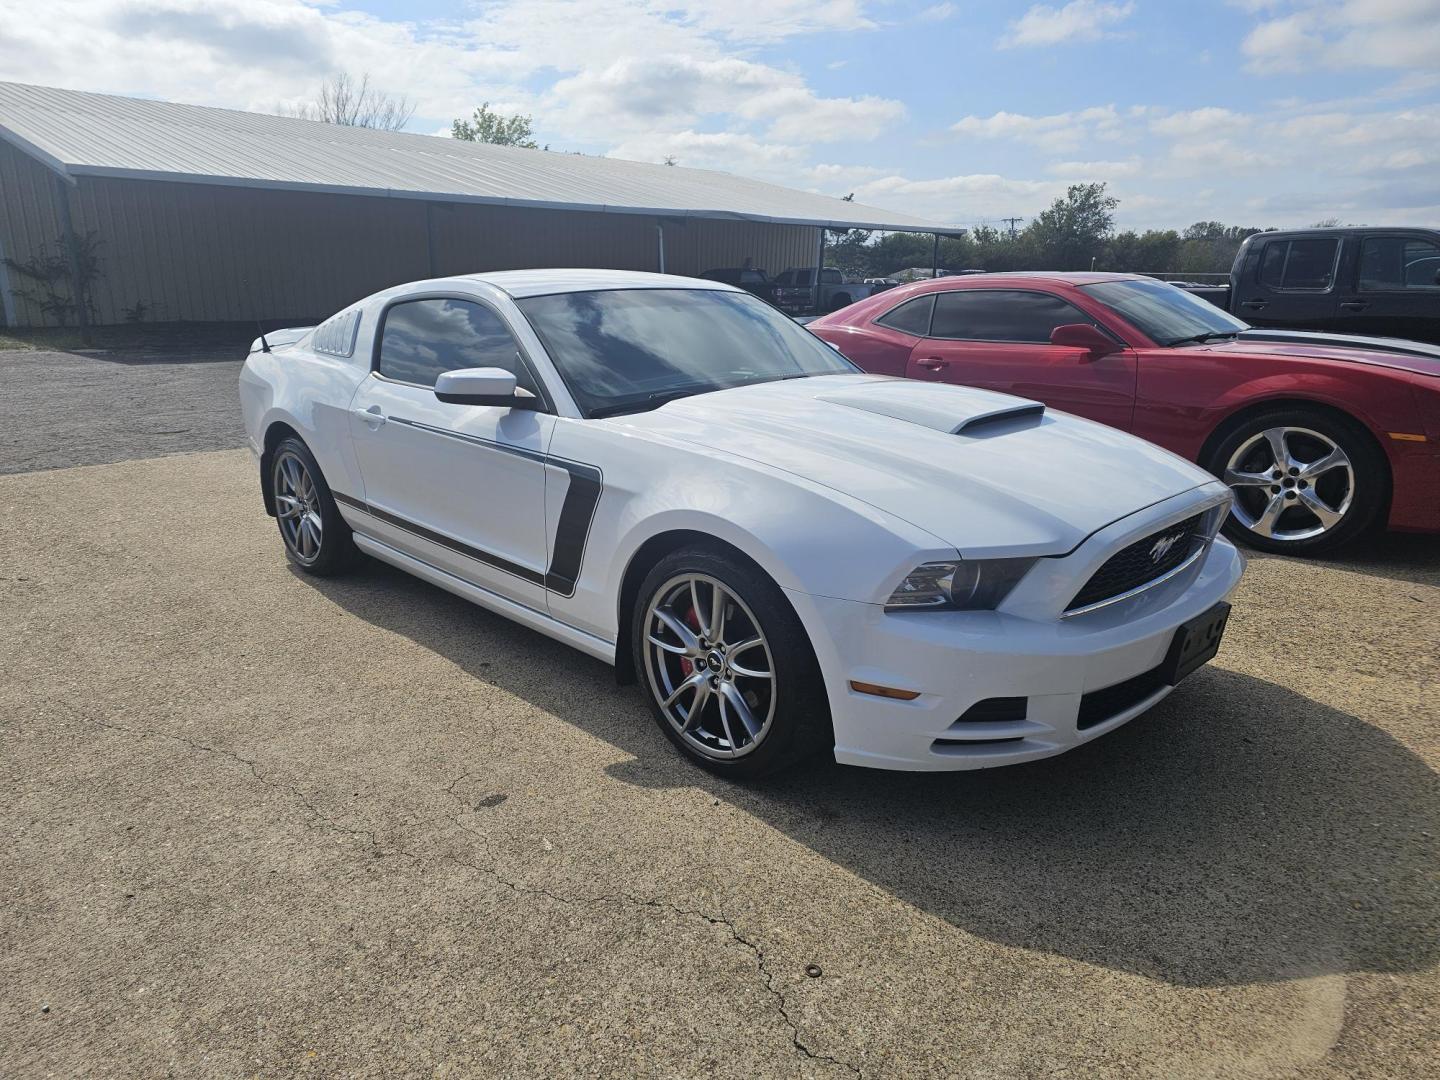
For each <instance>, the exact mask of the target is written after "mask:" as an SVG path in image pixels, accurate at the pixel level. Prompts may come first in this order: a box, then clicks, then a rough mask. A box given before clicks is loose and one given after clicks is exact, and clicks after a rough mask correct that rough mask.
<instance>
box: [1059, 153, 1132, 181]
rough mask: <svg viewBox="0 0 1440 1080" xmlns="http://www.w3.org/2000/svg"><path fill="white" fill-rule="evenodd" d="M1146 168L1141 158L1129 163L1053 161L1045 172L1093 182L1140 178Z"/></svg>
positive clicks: (1130, 160) (1128, 161)
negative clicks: (1131, 177) (1132, 177)
mask: <svg viewBox="0 0 1440 1080" xmlns="http://www.w3.org/2000/svg"><path fill="white" fill-rule="evenodd" d="M1144 168H1145V165H1144V163H1143V162H1142V161H1141V160H1140V159H1139V158H1130V159H1129V160H1127V161H1052V162H1051V163H1050V164H1049V165H1047V166H1045V171H1046V172H1048V173H1050V174H1051V175H1052V176H1062V177H1067V178H1069V179H1071V180H1077V181H1093V180H1119V179H1123V178H1125V177H1129V176H1139V175H1140V174H1141V172H1143V171H1144Z"/></svg>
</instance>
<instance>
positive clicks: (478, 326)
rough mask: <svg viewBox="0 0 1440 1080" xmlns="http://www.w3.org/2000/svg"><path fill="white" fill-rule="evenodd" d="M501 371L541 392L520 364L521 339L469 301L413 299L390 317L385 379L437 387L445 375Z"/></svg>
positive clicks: (384, 340)
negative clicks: (462, 371) (518, 342)
mask: <svg viewBox="0 0 1440 1080" xmlns="http://www.w3.org/2000/svg"><path fill="white" fill-rule="evenodd" d="M482 367H497V368H504V369H505V370H506V371H511V372H514V373H515V377H516V380H517V382H518V383H519V385H521V386H523V387H525V388H526V389H527V390H530V391H531V392H532V393H533V392H534V391H535V387H534V385H533V383H532V382H531V380H530V379H529V378H528V377H527V375H526V372H525V370H524V368H523V367H522V365H521V364H520V359H519V355H518V349H517V346H516V344H515V339H514V338H513V337H511V336H510V331H509V330H508V329H506V327H505V324H504V323H503V322H501V321H500V316H498V315H496V314H495V313H494V312H493V311H491V310H490V309H489V308H487V307H485V306H483V305H481V304H472V303H469V302H467V301H465V300H441V299H436V300H407V301H405V302H404V303H400V304H395V305H394V306H392V307H391V308H389V309H388V310H387V311H386V312H385V328H384V331H383V334H382V336H381V338H380V367H379V370H380V374H381V375H384V376H386V377H387V378H391V379H399V380H400V381H401V382H409V383H419V384H420V385H421V386H434V385H435V380H436V378H437V377H438V376H439V375H440V373H441V372H442V371H454V370H456V369H457V368H482Z"/></svg>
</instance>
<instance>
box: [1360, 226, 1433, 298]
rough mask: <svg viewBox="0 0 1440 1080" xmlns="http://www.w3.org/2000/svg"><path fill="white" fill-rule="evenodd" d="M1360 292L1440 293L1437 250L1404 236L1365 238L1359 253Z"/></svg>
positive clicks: (1425, 242) (1425, 241) (1424, 242)
mask: <svg viewBox="0 0 1440 1080" xmlns="http://www.w3.org/2000/svg"><path fill="white" fill-rule="evenodd" d="M1360 288H1361V289H1362V290H1364V291H1367V292H1374V291H1387V292H1393V291H1396V290H1405V291H1410V290H1416V291H1424V292H1437V291H1440V246H1437V245H1436V244H1432V243H1431V242H1430V241H1428V240H1420V239H1418V238H1415V237H1408V236H1371V237H1367V238H1366V240H1365V243H1364V245H1363V246H1362V247H1361V249H1360Z"/></svg>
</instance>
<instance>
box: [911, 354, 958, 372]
mask: <svg viewBox="0 0 1440 1080" xmlns="http://www.w3.org/2000/svg"><path fill="white" fill-rule="evenodd" d="M915 362H916V363H917V364H919V365H920V366H921V367H922V368H924V369H925V370H926V371H939V370H941V369H942V368H947V367H949V366H950V361H949V360H941V359H940V357H938V356H927V357H925V359H923V360H917V361H915Z"/></svg>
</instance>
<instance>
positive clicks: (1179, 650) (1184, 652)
mask: <svg viewBox="0 0 1440 1080" xmlns="http://www.w3.org/2000/svg"><path fill="white" fill-rule="evenodd" d="M1229 618H1230V605H1229V604H1227V603H1226V602H1225V601H1223V600H1222V601H1220V603H1218V604H1216V605H1215V606H1214V607H1212V608H1210V609H1209V610H1208V611H1206V612H1205V613H1204V614H1201V615H1197V616H1196V617H1195V618H1193V619H1191V620H1189V621H1188V622H1184V623H1181V624H1180V625H1179V626H1178V627H1177V628H1176V629H1175V636H1174V637H1173V638H1172V639H1171V640H1170V651H1169V652H1167V653H1166V654H1165V662H1164V663H1163V664H1161V665H1160V676H1161V678H1162V679H1163V680H1164V681H1165V682H1166V683H1168V684H1169V685H1171V686H1174V685H1175V684H1176V683H1178V682H1179V681H1180V680H1181V679H1183V678H1185V676H1186V675H1189V674H1191V673H1192V672H1194V671H1195V669H1196V668H1198V667H1201V666H1203V665H1204V664H1206V663H1208V662H1209V661H1210V660H1212V659H1214V657H1215V654H1216V653H1217V652H1219V651H1220V639H1221V637H1223V636H1224V634H1225V624H1226V622H1227V621H1228V620H1229Z"/></svg>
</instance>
